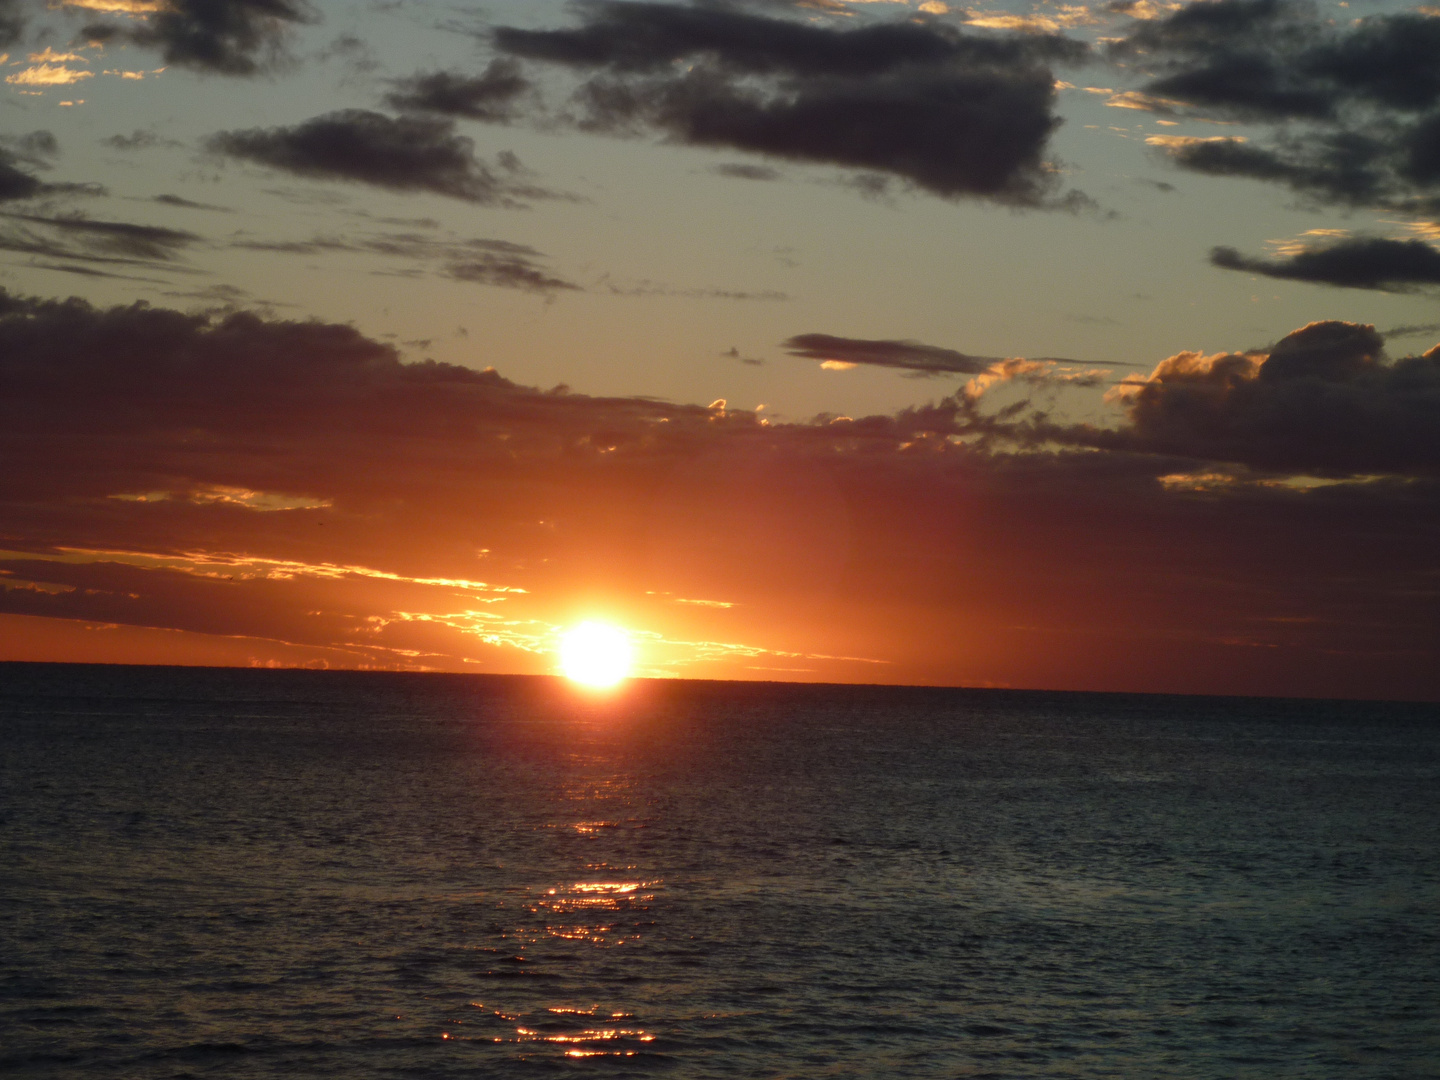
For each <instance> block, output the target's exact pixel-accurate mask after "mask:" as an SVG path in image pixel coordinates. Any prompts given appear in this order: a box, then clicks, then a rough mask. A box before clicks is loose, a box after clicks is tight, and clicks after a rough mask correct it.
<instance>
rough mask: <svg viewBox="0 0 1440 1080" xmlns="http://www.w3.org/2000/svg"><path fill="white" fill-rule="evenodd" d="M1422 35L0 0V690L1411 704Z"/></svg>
mask: <svg viewBox="0 0 1440 1080" xmlns="http://www.w3.org/2000/svg"><path fill="white" fill-rule="evenodd" d="M1337 5H1339V6H1337ZM1436 40H1440V15H1437V14H1436V13H1435V12H1433V11H1430V10H1429V9H1418V10H1417V9H1414V8H1413V7H1412V6H1410V5H1405V4H1401V3H1400V2H1399V0H1375V2H1374V3H1372V4H1370V5H1368V6H1367V8H1366V11H1364V12H1359V11H1358V9H1356V10H1355V11H1351V10H1350V9H1348V8H1347V7H1345V6H1344V5H1343V4H1340V0H1324V2H1323V3H1320V4H1318V5H1311V4H1288V3H1282V4H1275V3H1271V2H1268V0H1226V2H1225V3H1214V2H1211V0H1193V2H1190V3H1177V4H1151V3H1148V2H1147V3H1129V2H1124V3H1101V2H1097V3H1094V4H1088V3H1078V4H1066V5H1062V6H1061V7H1059V8H1057V7H1056V6H1055V5H1053V4H1050V3H1048V2H1045V0H995V2H994V3H991V4H989V5H987V6H986V7H985V9H984V10H983V11H981V10H979V9H970V8H965V7H962V6H959V5H955V4H945V3H934V2H930V0H926V2H923V3H922V2H921V0H886V2H884V3H877V2H871V0H823V2H814V0H764V2H763V3H762V2H759V0H754V2H752V0H733V2H732V0H724V2H717V0H594V2H586V3H581V4H574V3H569V2H568V0H489V2H487V3H486V4H485V5H483V10H482V9H479V8H477V9H473V10H471V9H465V10H464V11H460V10H458V9H457V11H449V10H447V11H446V12H445V13H444V14H436V13H435V12H434V11H432V9H431V6H430V5H424V4H374V5H356V4H353V3H341V2H340V0H313V2H305V3H300V2H298V0H273V2H270V0H267V2H266V3H263V4H257V3H253V2H251V0H166V2H165V3H163V4H157V3H150V2H149V0H143V2H142V0H63V2H57V3H41V2H40V0H0V68H3V69H4V71H3V73H0V74H3V76H4V78H3V82H0V95H4V100H5V104H6V106H7V112H6V116H7V117H8V119H7V120H6V122H5V123H4V124H3V125H0V660H22V659H23V660H104V661H116V662H124V663H181V664H242V665H243V664H286V665H299V664H314V665H329V666H338V667H388V668H417V669H433V670H446V671H477V672H516V673H521V672H530V673H534V672H553V671H554V670H555V669H556V665H557V657H556V653H555V647H556V641H557V634H558V633H559V632H560V630H561V629H562V628H564V627H566V626H568V625H571V624H573V623H575V622H577V621H579V620H582V619H604V620H609V621H612V622H614V623H617V624H620V625H623V626H625V627H627V628H628V629H629V630H630V631H631V632H632V634H633V635H634V640H635V644H636V647H637V653H638V664H639V671H640V673H641V674H645V675H653V676H681V677H696V678H723V679H802V680H840V681H851V682H884V683H925V684H946V685H954V684H959V685H987V686H1016V687H1043V688H1054V689H1094V690H1136V691H1139V690H1156V691H1180V692H1196V693H1255V694H1296V695H1343V696H1354V697H1399V698H1440V605H1437V597H1440V554H1437V552H1440V345H1434V344H1433V343H1434V342H1435V341H1436V340H1437V338H1440V323H1436V322H1434V321H1433V320H1434V298H1435V294H1436V290H1437V289H1440V246H1437V244H1440V221H1437V220H1436V218H1437V215H1440V158H1437V156H1436V155H1435V153H1434V152H1433V150H1434V145H1435V133H1436V131H1437V130H1440V128H1437V124H1440V81H1437V80H1435V79H1434V77H1433V76H1434V71H1433V67H1434V65H1433V63H1432V60H1433V58H1432V57H1431V56H1430V55H1429V54H1428V53H1427V52H1426V50H1425V49H1424V48H1420V49H1417V48H1415V44H1414V43H1415V42H1417V41H1420V42H1425V41H1436Z"/></svg>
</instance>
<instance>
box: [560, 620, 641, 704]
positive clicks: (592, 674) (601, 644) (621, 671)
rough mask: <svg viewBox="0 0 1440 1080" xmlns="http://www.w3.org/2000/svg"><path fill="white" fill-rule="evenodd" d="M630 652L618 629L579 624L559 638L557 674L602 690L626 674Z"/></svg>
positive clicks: (627, 641) (631, 657)
mask: <svg viewBox="0 0 1440 1080" xmlns="http://www.w3.org/2000/svg"><path fill="white" fill-rule="evenodd" d="M633 659H634V650H633V649H632V648H631V647H630V636H629V635H628V634H627V633H625V631H624V630H621V629H620V628H619V627H618V626H611V625H610V624H609V623H602V622H583V623H581V624H580V625H579V626H576V627H573V628H572V629H570V630H567V631H565V633H564V634H562V635H561V636H560V671H561V673H562V674H563V675H564V676H565V677H566V678H567V679H570V680H572V681H573V682H577V683H581V684H583V685H585V686H593V687H597V688H604V687H609V686H614V685H615V684H616V683H618V682H620V681H622V680H623V679H624V678H625V677H626V676H628V675H629V674H630V664H631V661H632V660H633Z"/></svg>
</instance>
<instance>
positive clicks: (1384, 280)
mask: <svg viewBox="0 0 1440 1080" xmlns="http://www.w3.org/2000/svg"><path fill="white" fill-rule="evenodd" d="M1210 261H1211V263H1213V264H1214V265H1216V266H1219V267H1223V268H1224V269H1226V270H1244V271H1247V272H1249V273H1252V274H1264V275H1265V276H1266V277H1273V278H1286V279H1289V280H1291V281H1311V282H1315V283H1317V284H1321V285H1338V286H1341V287H1343V288H1348V289H1380V290H1383V291H1385V292H1410V291H1412V290H1414V289H1415V288H1417V287H1418V286H1422V285H1440V251H1436V250H1435V249H1434V248H1433V247H1431V246H1430V245H1429V244H1427V243H1425V242H1424V241H1423V240H1386V239H1382V238H1379V237H1353V238H1349V239H1345V240H1339V241H1336V242H1333V243H1328V244H1322V245H1319V246H1314V247H1307V248H1305V249H1304V250H1301V251H1298V252H1296V253H1295V254H1293V255H1288V256H1285V257H1283V258H1279V259H1259V258H1254V257H1252V256H1246V255H1242V254H1240V252H1238V251H1236V250H1235V249H1234V248H1229V247H1217V248H1215V249H1214V250H1212V251H1211V252H1210Z"/></svg>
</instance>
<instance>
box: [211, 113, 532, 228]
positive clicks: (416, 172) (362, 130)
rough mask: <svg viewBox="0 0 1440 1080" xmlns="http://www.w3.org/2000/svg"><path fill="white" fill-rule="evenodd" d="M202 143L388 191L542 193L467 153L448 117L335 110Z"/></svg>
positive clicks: (499, 195)
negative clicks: (292, 122)
mask: <svg viewBox="0 0 1440 1080" xmlns="http://www.w3.org/2000/svg"><path fill="white" fill-rule="evenodd" d="M206 145H207V148H208V149H209V150H210V151H212V152H214V153H217V154H222V155H225V156H227V157H233V158H240V159H243V160H247V161H253V162H256V163H257V164H260V165H266V166H269V167H270V168H273V169H281V170H283V171H285V172H290V173H294V174H295V175H297V176H306V177H312V178H315V179H321V180H347V181H352V182H355V183H361V184H369V185H372V186H374V187H381V188H388V189H389V190H391V191H428V192H432V193H434V194H436V195H446V196H449V197H450V198H454V199H464V200H466V201H468V202H475V203H490V204H501V205H517V199H519V198H538V197H543V196H544V195H546V194H547V193H546V192H544V191H542V190H541V189H539V188H536V187H533V186H530V185H526V184H521V183H518V182H516V181H515V180H514V178H513V175H506V174H507V173H509V174H513V173H514V172H515V169H514V168H510V169H505V168H504V165H503V164H502V165H501V172H496V171H495V170H493V169H491V168H490V167H489V166H488V165H486V164H484V163H483V162H481V161H480V160H479V159H477V158H476V157H475V144H474V143H473V142H472V141H471V140H470V139H468V138H466V137H465V136H463V135H458V134H456V132H455V125H454V122H453V121H451V120H444V119H438V118H432V117H423V116H414V115H405V116H400V117H389V116H385V115H384V114H382V113H376V112H368V111H366V110H363V109H343V110H341V111H339V112H332V113H326V114H325V115H323V116H317V117H314V118H312V119H310V120H306V121H305V122H304V123H301V124H297V125H295V126H293V127H273V128H250V129H247V130H244V131H222V132H220V133H219V134H216V135H213V136H211V137H210V139H209V140H208V141H207V144H206ZM512 165H513V162H512Z"/></svg>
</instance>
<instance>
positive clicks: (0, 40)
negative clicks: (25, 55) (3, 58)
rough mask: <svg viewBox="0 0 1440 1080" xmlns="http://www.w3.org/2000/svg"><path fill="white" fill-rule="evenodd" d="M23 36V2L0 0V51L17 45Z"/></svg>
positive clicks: (22, 0) (21, 0)
mask: <svg viewBox="0 0 1440 1080" xmlns="http://www.w3.org/2000/svg"><path fill="white" fill-rule="evenodd" d="M24 34H25V7H24V0H0V49H8V48H10V47H11V46H12V45H15V44H17V43H18V42H19V41H20V39H21V38H22V37H23V36H24Z"/></svg>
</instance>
